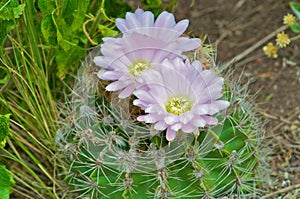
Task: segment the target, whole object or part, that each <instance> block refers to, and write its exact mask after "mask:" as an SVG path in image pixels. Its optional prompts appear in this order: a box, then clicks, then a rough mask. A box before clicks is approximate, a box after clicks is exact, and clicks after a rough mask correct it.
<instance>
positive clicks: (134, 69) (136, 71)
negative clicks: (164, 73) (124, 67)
mask: <svg viewBox="0 0 300 199" xmlns="http://www.w3.org/2000/svg"><path fill="white" fill-rule="evenodd" d="M149 68H151V65H150V64H148V63H146V62H144V61H140V62H136V63H135V64H133V65H132V66H131V67H130V69H129V72H130V73H131V74H132V75H133V76H135V77H139V76H141V74H142V72H143V71H144V70H147V69H149Z"/></svg>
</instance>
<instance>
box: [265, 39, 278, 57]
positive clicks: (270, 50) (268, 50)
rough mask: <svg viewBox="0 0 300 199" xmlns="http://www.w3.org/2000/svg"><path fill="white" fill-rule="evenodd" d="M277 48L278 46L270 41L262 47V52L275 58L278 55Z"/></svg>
mask: <svg viewBox="0 0 300 199" xmlns="http://www.w3.org/2000/svg"><path fill="white" fill-rule="evenodd" d="M277 50H278V48H277V47H276V46H274V44H273V43H272V42H270V43H268V45H266V46H264V47H263V51H264V53H265V54H266V55H267V56H268V57H272V58H277V57H278V55H277Z"/></svg>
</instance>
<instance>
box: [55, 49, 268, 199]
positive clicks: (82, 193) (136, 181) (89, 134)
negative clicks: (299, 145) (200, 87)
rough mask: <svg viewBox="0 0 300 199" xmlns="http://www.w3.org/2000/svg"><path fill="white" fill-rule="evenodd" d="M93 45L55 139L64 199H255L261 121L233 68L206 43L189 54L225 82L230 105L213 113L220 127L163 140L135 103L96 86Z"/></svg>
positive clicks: (104, 83) (96, 53) (100, 84)
mask: <svg viewBox="0 0 300 199" xmlns="http://www.w3.org/2000/svg"><path fill="white" fill-rule="evenodd" d="M100 49H101V46H98V47H96V48H95V49H94V50H93V51H92V52H91V53H90V54H89V55H88V56H87V58H86V60H85V61H84V63H82V66H81V68H80V70H79V72H78V76H77V79H76V83H75V86H74V89H73V91H72V97H71V99H70V100H69V102H68V103H67V106H68V109H67V110H65V111H64V112H63V115H64V117H63V118H64V119H63V122H62V123H63V125H62V127H61V128H60V129H59V130H58V132H57V135H56V143H57V145H58V148H59V149H60V155H61V156H62V157H63V158H64V160H65V163H66V165H64V167H65V168H66V167H67V168H68V169H66V170H65V171H64V172H62V175H63V177H64V180H65V182H66V183H67V184H68V188H69V189H68V190H69V192H66V193H67V194H66V195H67V196H66V197H67V198H68V197H69V198H75V197H77V198H128V199H135V198H221V197H232V198H233V197H237V198H245V197H254V196H255V195H256V194H257V186H258V184H259V183H260V181H259V179H258V178H257V177H256V176H257V170H258V169H259V168H260V166H259V165H260V160H261V157H260V154H259V153H258V152H259V150H260V149H259V147H260V142H261V140H262V135H263V131H262V129H261V125H262V122H260V121H259V118H258V117H257V116H256V113H255V109H254V107H253V105H252V103H251V102H249V96H248V91H247V84H246V85H244V86H240V82H239V81H236V82H231V81H230V79H232V78H231V76H232V73H233V72H232V69H230V68H224V67H222V65H220V66H219V65H216V64H215V61H214V52H213V50H212V47H211V46H210V45H204V46H202V47H200V48H198V49H196V50H194V51H191V52H187V53H186V56H187V57H188V58H189V59H190V60H191V61H193V60H199V61H200V62H201V63H202V65H203V67H204V68H208V69H211V70H214V71H216V72H217V73H218V74H220V75H222V76H224V79H225V84H224V86H223V87H224V88H223V92H224V95H223V97H222V98H223V99H224V100H227V101H229V102H230V107H229V108H228V109H226V111H223V112H221V113H222V114H221V113H219V114H217V115H216V117H217V118H218V121H219V123H218V124H217V125H214V126H208V127H204V128H199V129H198V131H196V132H194V133H191V134H186V133H183V132H182V131H180V130H179V131H178V132H177V134H176V139H174V140H172V141H171V142H168V140H167V139H166V136H165V132H164V131H158V130H156V129H155V128H153V125H149V124H146V123H143V122H139V121H137V120H136V117H137V116H139V115H141V112H142V110H140V109H139V108H138V107H135V106H134V105H132V100H133V98H132V97H129V98H125V99H120V98H118V94H119V93H117V92H108V91H106V89H105V87H106V86H107V84H108V82H107V81H102V80H101V81H99V78H98V77H97V72H98V71H99V67H98V66H96V65H95V63H94V62H93V59H94V57H95V56H99V55H100Z"/></svg>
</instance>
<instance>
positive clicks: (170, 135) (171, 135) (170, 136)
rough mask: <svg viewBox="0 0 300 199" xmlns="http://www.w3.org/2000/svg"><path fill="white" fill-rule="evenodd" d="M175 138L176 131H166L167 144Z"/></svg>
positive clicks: (169, 129)
mask: <svg viewBox="0 0 300 199" xmlns="http://www.w3.org/2000/svg"><path fill="white" fill-rule="evenodd" d="M175 137H176V131H173V130H172V129H171V128H168V129H167V133H166V138H167V140H168V141H169V142H171V141H173V140H174V139H175Z"/></svg>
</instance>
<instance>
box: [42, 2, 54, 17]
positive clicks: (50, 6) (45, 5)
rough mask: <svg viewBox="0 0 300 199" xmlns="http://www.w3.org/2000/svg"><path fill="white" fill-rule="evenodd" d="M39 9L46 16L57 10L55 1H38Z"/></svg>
mask: <svg viewBox="0 0 300 199" xmlns="http://www.w3.org/2000/svg"><path fill="white" fill-rule="evenodd" d="M38 7H39V9H40V10H41V12H42V13H43V14H44V15H47V14H50V13H52V12H53V10H54V9H55V1H54V0H38Z"/></svg>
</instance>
